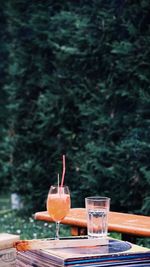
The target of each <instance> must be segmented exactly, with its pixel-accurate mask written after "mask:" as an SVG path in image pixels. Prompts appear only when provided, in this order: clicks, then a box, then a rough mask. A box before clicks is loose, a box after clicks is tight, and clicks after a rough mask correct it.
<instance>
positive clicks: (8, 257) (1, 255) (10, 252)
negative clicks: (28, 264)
mask: <svg viewBox="0 0 150 267" xmlns="http://www.w3.org/2000/svg"><path fill="white" fill-rule="evenodd" d="M14 266H16V249H15V248H7V249H1V250H0V267H14Z"/></svg>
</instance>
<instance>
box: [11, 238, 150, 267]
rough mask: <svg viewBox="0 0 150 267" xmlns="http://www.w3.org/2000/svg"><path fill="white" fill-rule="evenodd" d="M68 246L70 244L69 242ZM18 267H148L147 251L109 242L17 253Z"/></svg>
mask: <svg viewBox="0 0 150 267" xmlns="http://www.w3.org/2000/svg"><path fill="white" fill-rule="evenodd" d="M70 242H71V240H70ZM16 266H17V267H27V266H28V267H30V266H32V267H33V266H36V267H52V266H53V267H54V266H55V267H61V266H66V267H92V266H93V267H104V266H105V267H110V266H114V267H118V266H120V267H135V266H137V267H150V249H148V248H143V247H140V246H137V245H134V244H131V243H129V242H125V241H119V240H115V239H110V240H109V242H108V244H105V245H96V246H88V239H87V240H86V246H81V245H80V240H79V245H78V246H76V247H71V246H70V245H69V247H67V246H66V247H59V248H50V249H48V248H47V249H42V248H41V249H37V250H28V251H26V252H23V251H20V252H18V253H17V261H16Z"/></svg>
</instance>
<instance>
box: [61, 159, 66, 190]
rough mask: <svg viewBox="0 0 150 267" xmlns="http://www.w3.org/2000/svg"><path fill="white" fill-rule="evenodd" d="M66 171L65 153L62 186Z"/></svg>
mask: <svg viewBox="0 0 150 267" xmlns="http://www.w3.org/2000/svg"><path fill="white" fill-rule="evenodd" d="M65 171H66V163H65V155H63V173H62V179H61V187H62V186H63V184H64V178H65Z"/></svg>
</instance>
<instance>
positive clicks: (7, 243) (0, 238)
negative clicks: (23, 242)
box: [0, 233, 20, 250]
mask: <svg viewBox="0 0 150 267" xmlns="http://www.w3.org/2000/svg"><path fill="white" fill-rule="evenodd" d="M19 238H20V237H19V235H13V234H8V233H0V250H1V249H7V248H11V247H13V243H14V242H15V241H17V240H19Z"/></svg>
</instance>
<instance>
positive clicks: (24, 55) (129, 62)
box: [0, 0, 150, 214]
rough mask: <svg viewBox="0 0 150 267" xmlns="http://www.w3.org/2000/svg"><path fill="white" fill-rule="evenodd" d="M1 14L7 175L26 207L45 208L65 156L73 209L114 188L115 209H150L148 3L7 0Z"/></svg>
mask: <svg viewBox="0 0 150 267" xmlns="http://www.w3.org/2000/svg"><path fill="white" fill-rule="evenodd" d="M0 12H1V13H2V14H3V16H4V18H5V23H6V27H5V29H4V28H3V29H1V32H3V33H5V35H6V38H5V39H4V40H3V41H4V44H6V47H7V53H6V55H7V68H6V71H5V75H4V81H3V84H2V90H3V92H4V93H5V95H6V96H7V101H8V103H7V110H6V114H7V116H6V117H7V125H6V126H5V128H6V129H7V130H8V132H9V135H7V138H6V136H5V138H4V140H3V147H2V149H1V151H4V154H5V157H3V158H2V159H1V161H2V162H0V164H1V165H2V166H5V169H6V173H5V171H4V170H3V171H2V172H1V176H2V177H5V179H3V181H4V180H5V181H7V183H8V184H10V185H11V190H12V191H15V192H18V193H19V194H20V195H21V196H22V199H23V201H24V208H25V209H26V211H29V212H30V211H36V210H42V209H45V199H46V195H47V192H48V189H49V185H50V184H52V183H54V182H56V180H57V173H58V172H59V173H60V174H61V172H62V154H66V176H65V182H66V184H68V185H69V187H70V190H71V195H72V206H74V207H75V206H84V198H85V197H86V196H89V195H96V194H97V195H107V196H109V197H111V209H112V210H116V211H126V212H135V213H143V214H149V213H150V205H149V203H150V199H149V188H150V162H149V152H150V143H149V140H150V108H149V107H150V80H149V72H150V63H149V58H150V27H149V26H150V25H149V13H150V7H149V3H148V1H146V0H140V1H137V0H136V1H135V0H132V1H130V0H128V1H125V0H124V1H116V0H113V1H109V0H105V1H104V0H100V1H96V0H91V1H74V2H71V1H59V0H57V1H54V0H48V1H46V2H40V1H36V2H33V1H32V2H31V1H23V0H14V1H11V0H7V1H5V3H3V6H1V11H0ZM0 52H1V53H3V51H2V48H0ZM2 62H4V60H3V61H2ZM1 64H2V63H1ZM0 66H1V65H0ZM6 139H8V141H7V142H6ZM5 146H6V147H7V149H5ZM7 151H10V152H9V153H8V154H7ZM0 153H2V152H0ZM6 154H7V155H9V156H10V159H9V160H6V158H7V157H6ZM7 166H8V167H7Z"/></svg>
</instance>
